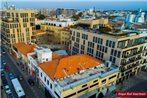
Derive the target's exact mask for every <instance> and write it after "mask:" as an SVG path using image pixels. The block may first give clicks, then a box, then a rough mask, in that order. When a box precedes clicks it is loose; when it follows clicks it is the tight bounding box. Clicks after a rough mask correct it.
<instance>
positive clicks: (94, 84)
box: [90, 83, 98, 88]
mask: <svg viewBox="0 0 147 98" xmlns="http://www.w3.org/2000/svg"><path fill="white" fill-rule="evenodd" d="M96 85H98V83H96V84H93V85H91V86H90V88H92V87H94V86H96Z"/></svg>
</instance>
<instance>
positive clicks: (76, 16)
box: [72, 12, 82, 20]
mask: <svg viewBox="0 0 147 98" xmlns="http://www.w3.org/2000/svg"><path fill="white" fill-rule="evenodd" d="M81 16H82V12H80V13H78V14H74V15H73V16H72V18H74V19H76V20H78V19H80V17H81Z"/></svg>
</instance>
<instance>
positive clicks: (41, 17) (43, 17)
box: [35, 13, 45, 20]
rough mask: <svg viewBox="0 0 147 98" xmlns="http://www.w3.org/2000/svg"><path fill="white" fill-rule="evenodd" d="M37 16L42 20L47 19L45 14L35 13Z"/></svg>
mask: <svg viewBox="0 0 147 98" xmlns="http://www.w3.org/2000/svg"><path fill="white" fill-rule="evenodd" d="M35 17H36V18H37V19H40V20H43V19H45V16H44V15H43V14H40V13H39V14H36V15H35Z"/></svg>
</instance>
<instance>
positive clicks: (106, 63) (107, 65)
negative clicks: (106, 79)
mask: <svg viewBox="0 0 147 98" xmlns="http://www.w3.org/2000/svg"><path fill="white" fill-rule="evenodd" d="M111 65H112V62H111V61H108V60H107V61H105V66H106V67H108V68H109V67H111Z"/></svg>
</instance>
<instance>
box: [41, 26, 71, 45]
mask: <svg viewBox="0 0 147 98" xmlns="http://www.w3.org/2000/svg"><path fill="white" fill-rule="evenodd" d="M41 29H42V30H45V31H46V33H47V34H48V39H49V42H52V43H55V44H61V45H64V46H68V45H69V38H70V30H69V29H68V28H63V27H57V26H48V25H41Z"/></svg>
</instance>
